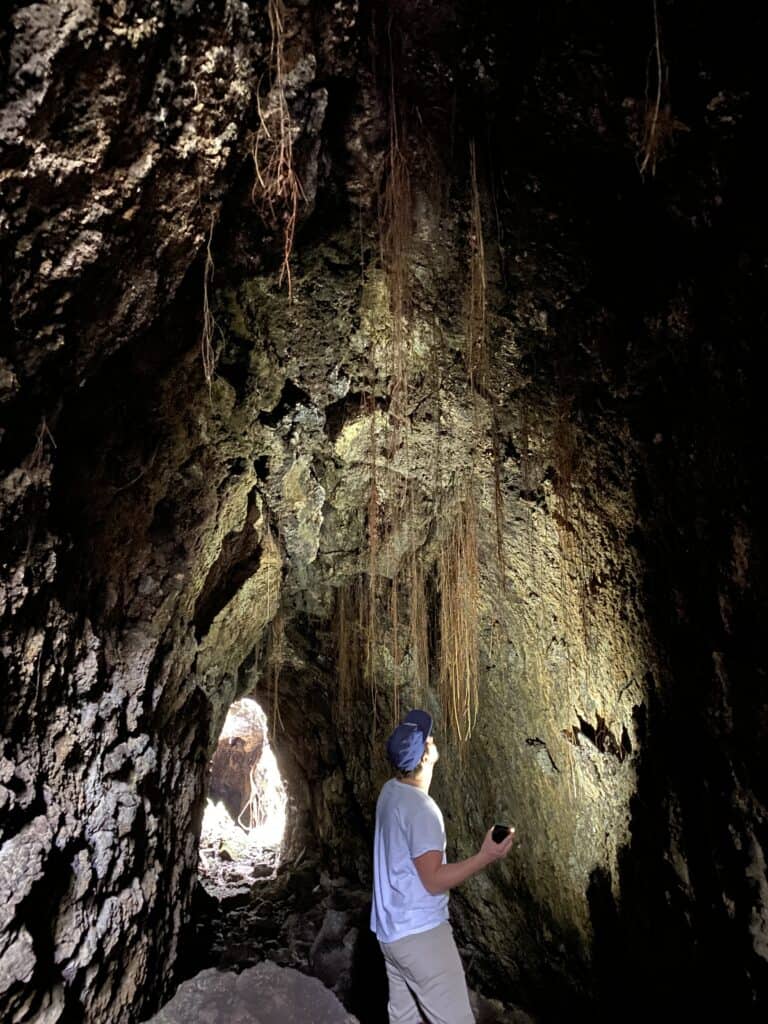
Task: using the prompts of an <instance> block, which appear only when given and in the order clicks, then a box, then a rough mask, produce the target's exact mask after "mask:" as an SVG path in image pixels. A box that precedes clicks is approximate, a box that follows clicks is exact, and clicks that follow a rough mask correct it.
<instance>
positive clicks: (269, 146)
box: [251, 0, 305, 298]
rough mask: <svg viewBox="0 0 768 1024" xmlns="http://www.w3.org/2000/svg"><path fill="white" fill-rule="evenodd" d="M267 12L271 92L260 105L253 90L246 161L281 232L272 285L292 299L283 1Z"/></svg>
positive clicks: (294, 182) (299, 195) (295, 190)
mask: <svg viewBox="0 0 768 1024" xmlns="http://www.w3.org/2000/svg"><path fill="white" fill-rule="evenodd" d="M267 13H268V15H269V24H270V28H271V30H272V43H271V49H270V64H271V70H272V88H271V90H270V92H269V96H268V97H267V102H266V105H265V104H263V103H262V100H261V97H260V96H259V94H258V90H257V103H258V112H259V127H258V128H257V130H256V137H255V139H254V143H253V149H252V156H253V163H254V168H255V173H256V180H255V181H254V184H253V189H252V190H251V198H252V200H253V201H254V202H255V203H256V204H257V206H258V207H259V210H260V212H261V215H262V217H263V218H264V219H265V221H267V223H268V224H270V225H272V227H273V228H274V229H275V230H276V231H280V232H282V236H283V258H282V262H281V264H280V275H279V278H278V284H280V285H282V283H283V281H286V283H287V285H288V297H289V298H290V297H291V296H292V279H291V253H292V252H293V239H294V235H295V233H296V222H297V220H298V214H299V203H300V202H302V201H303V199H304V198H305V197H304V192H303V190H302V187H301V182H300V181H299V178H298V175H297V174H296V170H295V167H294V161H293V132H294V129H293V122H292V120H291V112H290V110H289V108H288V100H287V98H286V95H285V57H284V53H283V44H284V25H285V8H284V6H283V0H268V4H267Z"/></svg>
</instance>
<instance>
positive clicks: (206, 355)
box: [200, 214, 216, 399]
mask: <svg viewBox="0 0 768 1024" xmlns="http://www.w3.org/2000/svg"><path fill="white" fill-rule="evenodd" d="M215 225H216V217H215V215H213V214H212V215H211V228H210V231H209V232H208V244H207V245H206V248H205V267H204V268H203V330H202V333H201V335H200V356H201V358H202V361H203V374H204V376H205V383H206V385H207V387H208V397H209V399H211V398H212V387H213V375H214V373H215V372H216V349H215V347H214V338H215V335H216V321H215V319H214V317H213V313H212V312H211V303H210V298H209V295H208V289H209V287H210V285H211V282H212V281H213V271H214V264H213V256H212V255H211V244H212V242H213V229H214V227H215Z"/></svg>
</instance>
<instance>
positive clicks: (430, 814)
mask: <svg viewBox="0 0 768 1024" xmlns="http://www.w3.org/2000/svg"><path fill="white" fill-rule="evenodd" d="M405 835H406V840H407V842H408V852H409V853H410V855H411V859H413V858H415V857H420V856H421V855H422V853H427V852H428V851H429V850H437V851H438V852H439V853H441V854H442V852H443V850H444V849H445V832H444V830H443V823H442V822H441V821H440V816H439V815H438V814H437V813H436V812H435V811H434V810H433V809H432V808H431V807H420V808H419V809H418V811H416V812H415V813H412V814H410V815H409V816H408V821H407V823H406V828H405Z"/></svg>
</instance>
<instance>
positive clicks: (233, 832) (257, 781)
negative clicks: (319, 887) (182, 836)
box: [199, 697, 287, 897]
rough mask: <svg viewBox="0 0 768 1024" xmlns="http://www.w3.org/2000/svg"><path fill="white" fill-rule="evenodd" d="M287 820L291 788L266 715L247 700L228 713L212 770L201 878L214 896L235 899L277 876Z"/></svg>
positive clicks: (238, 703) (250, 700)
mask: <svg viewBox="0 0 768 1024" xmlns="http://www.w3.org/2000/svg"><path fill="white" fill-rule="evenodd" d="M286 815H287V795H286V789H285V783H284V782H283V779H282V777H281V775H280V770H279V768H278V766H277V760H276V758H275V754H274V751H273V750H272V747H271V746H270V743H269V736H268V728H267V718H266V715H265V714H264V712H263V710H262V709H261V707H260V706H259V704H258V703H257V702H256V701H255V700H253V699H252V698H249V697H243V698H242V699H240V700H236V701H235V702H234V703H233V704H232V705H231V707H230V709H229V711H228V713H227V717H226V719H225V721H224V726H223V728H222V730H221V735H220V737H219V742H218V744H217V746H216V750H215V752H214V754H213V757H212V758H211V762H210V765H209V770H208V795H207V799H206V804H205V810H204V812H203V821H202V828H201V833H200V851H199V856H200V875H199V877H200V882H201V884H202V885H203V887H204V888H205V890H206V891H207V892H208V894H209V895H211V896H213V897H227V896H230V895H233V894H235V893H237V892H238V891H239V890H242V889H243V888H246V889H247V887H248V886H250V885H251V884H252V882H253V880H254V879H255V878H264V877H267V876H269V875H271V874H272V873H273V872H274V870H275V869H276V868H277V866H278V864H279V862H280V853H281V848H282V841H283V835H284V833H285V824H286Z"/></svg>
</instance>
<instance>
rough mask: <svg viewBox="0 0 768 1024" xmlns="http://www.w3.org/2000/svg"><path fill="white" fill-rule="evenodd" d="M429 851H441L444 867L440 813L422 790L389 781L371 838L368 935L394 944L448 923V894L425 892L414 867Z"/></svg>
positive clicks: (443, 834)
mask: <svg viewBox="0 0 768 1024" xmlns="http://www.w3.org/2000/svg"><path fill="white" fill-rule="evenodd" d="M429 850H439V851H440V853H441V854H442V862H443V864H445V825H444V824H443V815H442V813H441V811H440V808H439V807H438V806H437V804H436V803H435V801H434V800H433V799H432V797H431V796H429V794H428V793H425V792H424V791H423V790H421V789H418V788H417V787H416V786H410V785H408V783H407V782H400V781H398V780H397V779H390V780H389V782H385V783H384V785H383V786H382V787H381V792H380V793H379V799H378V802H377V803H376V831H375V833H374V838H373V906H372V907H371V930H372V931H374V932H375V933H376V937H377V938H378V939H379V940H380V941H381V942H396V941H397V940H398V939H403V938H405V936H406V935H416V934H417V933H418V932H426V931H428V930H429V929H430V928H436V927H437V926H438V925H439V924H442V922H443V921H447V920H448V893H447V892H445V893H440V895H439V896H433V895H432V894H431V893H429V892H427V890H426V889H425V888H424V886H423V885H422V884H421V879H420V878H419V874H418V872H417V870H416V865H415V864H414V863H413V859H414V857H420V856H421V855H422V853H427V852H428V851H429Z"/></svg>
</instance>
